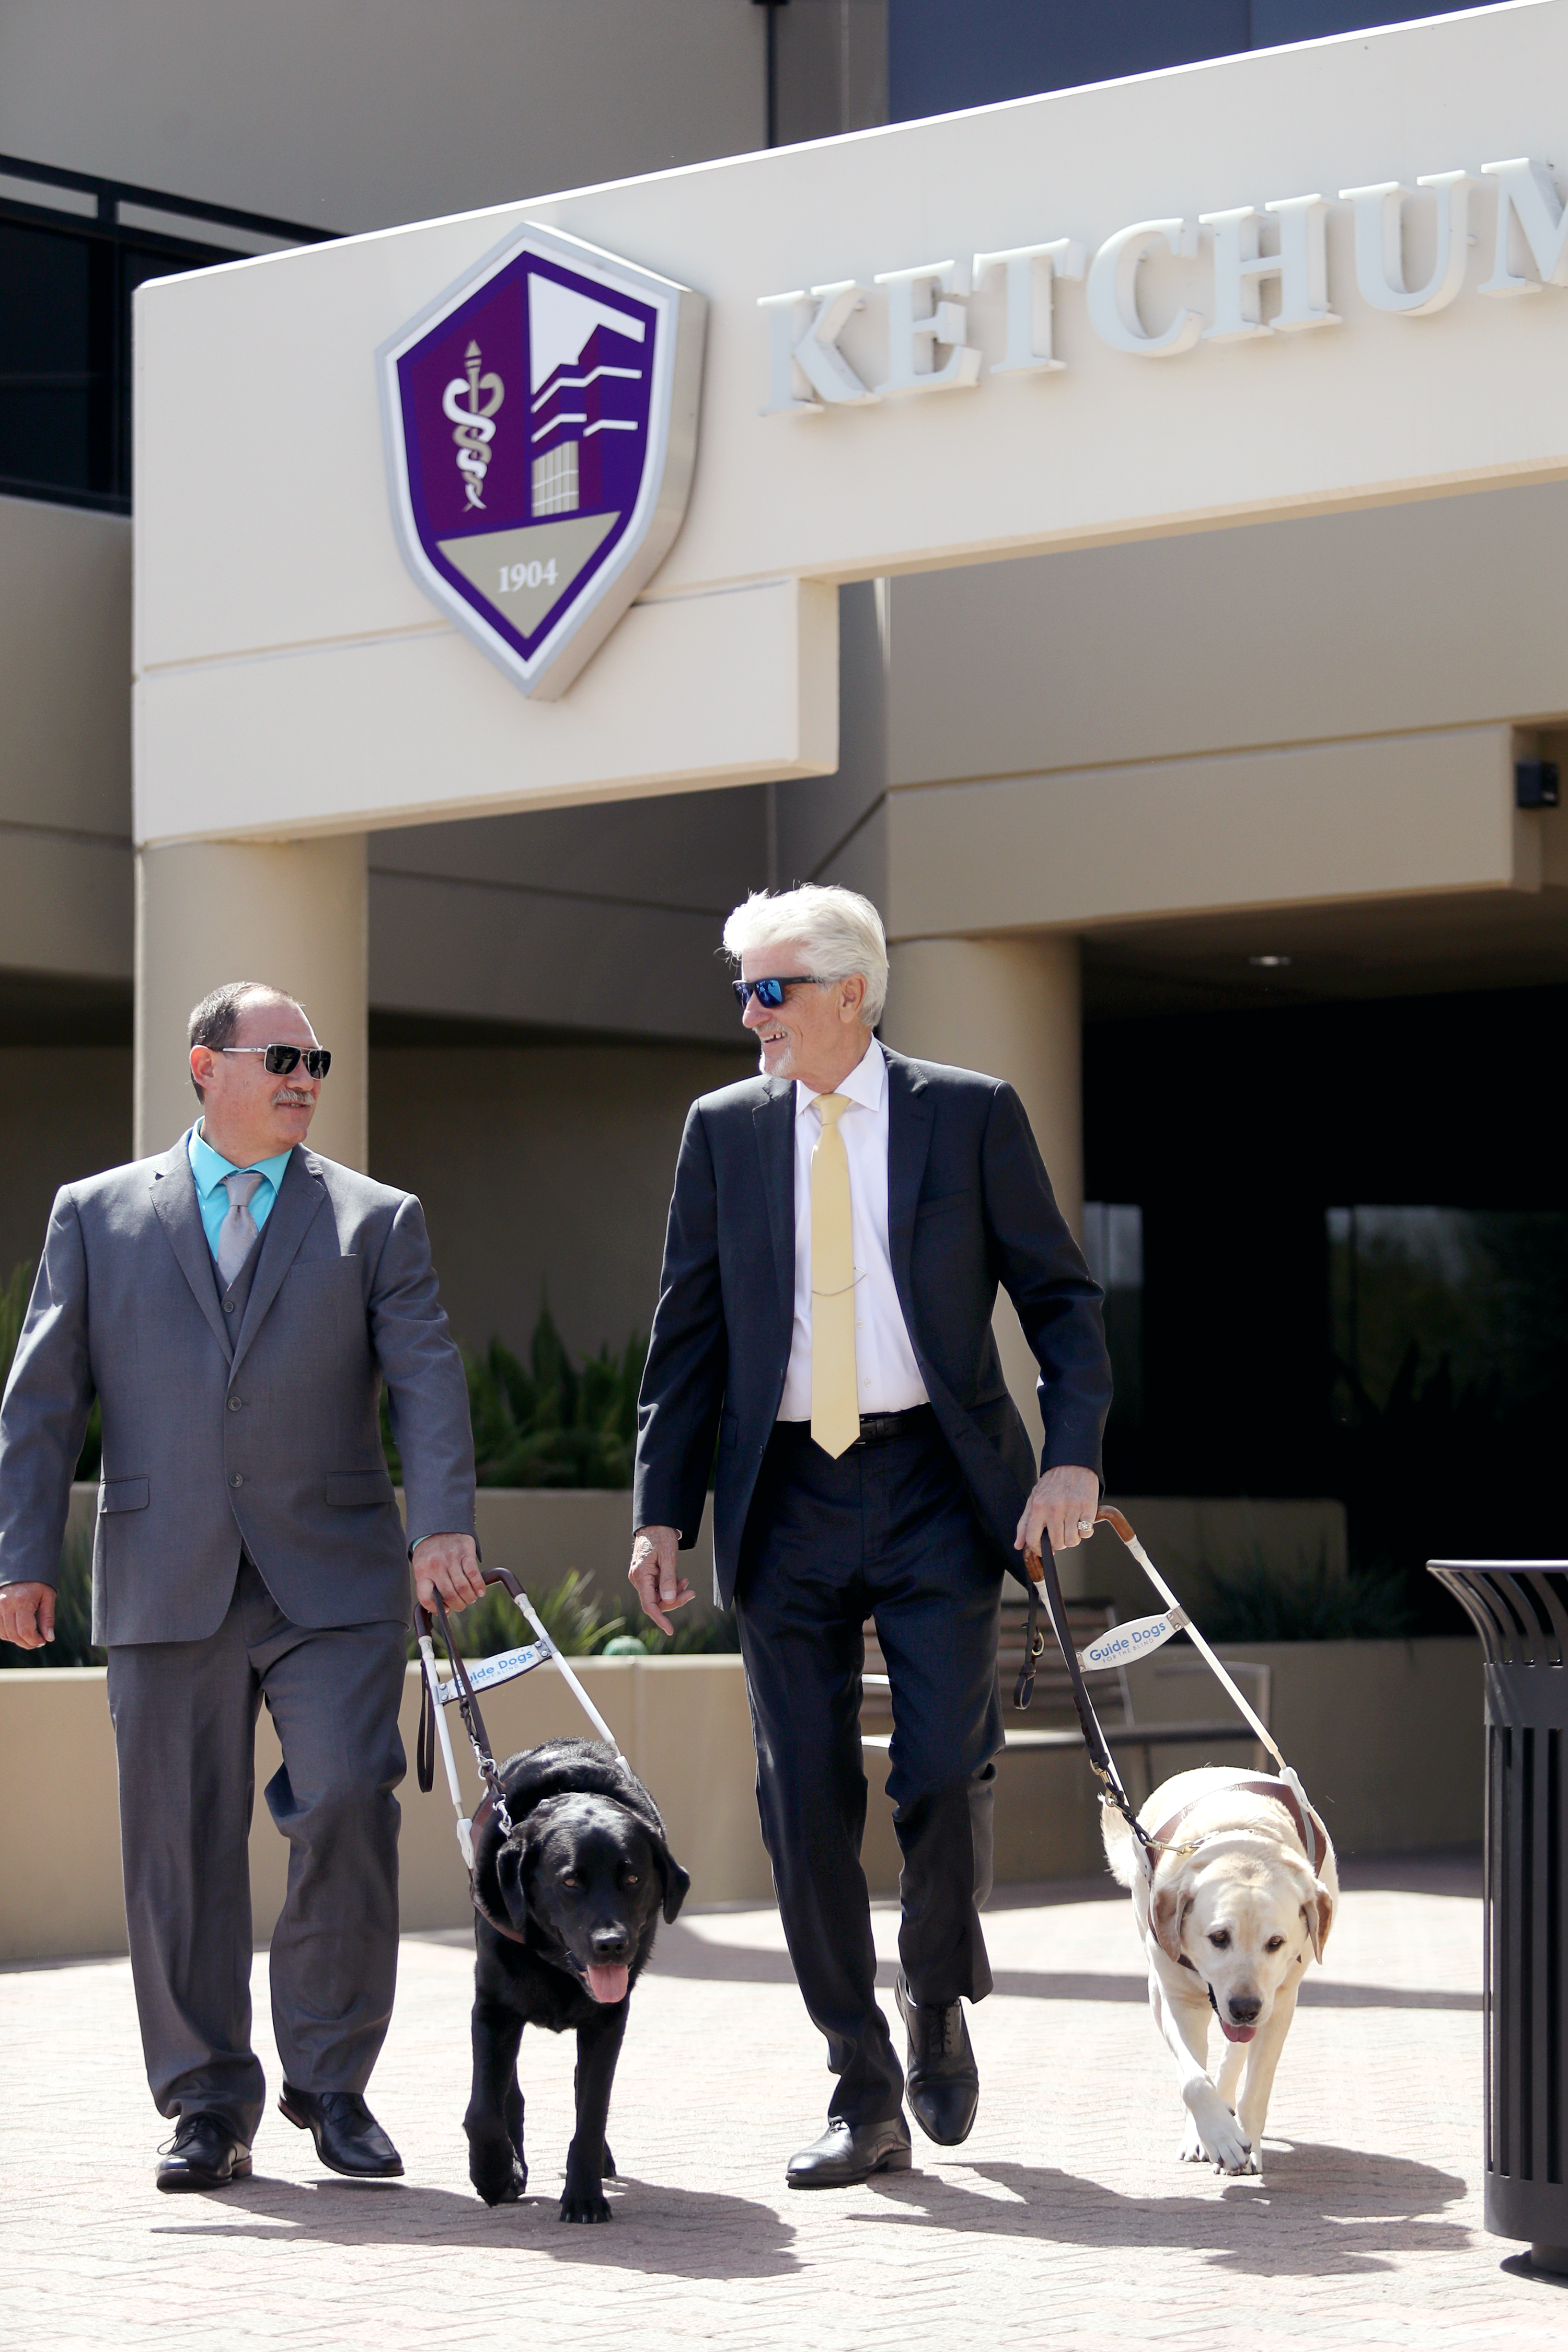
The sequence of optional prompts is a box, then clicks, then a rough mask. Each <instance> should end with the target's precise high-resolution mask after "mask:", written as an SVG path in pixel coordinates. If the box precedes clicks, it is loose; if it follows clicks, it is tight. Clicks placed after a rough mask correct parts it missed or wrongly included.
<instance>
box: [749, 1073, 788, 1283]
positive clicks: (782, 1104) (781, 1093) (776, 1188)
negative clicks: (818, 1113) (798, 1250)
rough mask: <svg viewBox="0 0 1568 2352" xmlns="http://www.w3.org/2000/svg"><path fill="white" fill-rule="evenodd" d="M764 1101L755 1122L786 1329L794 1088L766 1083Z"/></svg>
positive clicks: (785, 1083)
mask: <svg viewBox="0 0 1568 2352" xmlns="http://www.w3.org/2000/svg"><path fill="white" fill-rule="evenodd" d="M767 1087H768V1092H767V1096H766V1097H765V1099H764V1100H763V1101H762V1102H759V1103H753V1104H752V1128H753V1130H754V1132H755V1135H756V1139H757V1150H758V1154H759V1156H760V1157H761V1160H762V1164H763V1200H764V1201H765V1202H767V1211H768V1237H769V1239H770V1240H771V1242H772V1243H773V1272H774V1274H775V1276H777V1279H778V1291H779V1304H780V1306H781V1307H782V1308H783V1310H784V1322H785V1326H786V1328H790V1329H793V1328H794V1326H795V1085H794V1082H793V1080H790V1079H773V1078H770V1079H769V1080H768V1081H767Z"/></svg>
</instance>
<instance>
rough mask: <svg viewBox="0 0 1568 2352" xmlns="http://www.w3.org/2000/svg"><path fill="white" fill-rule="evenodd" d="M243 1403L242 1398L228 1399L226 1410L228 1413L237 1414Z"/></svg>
mask: <svg viewBox="0 0 1568 2352" xmlns="http://www.w3.org/2000/svg"><path fill="white" fill-rule="evenodd" d="M244 1402H245V1399H244V1398H243V1397H230V1399H229V1401H228V1409H229V1411H230V1412H238V1411H239V1410H240V1408H241V1406H242V1405H243V1404H244Z"/></svg>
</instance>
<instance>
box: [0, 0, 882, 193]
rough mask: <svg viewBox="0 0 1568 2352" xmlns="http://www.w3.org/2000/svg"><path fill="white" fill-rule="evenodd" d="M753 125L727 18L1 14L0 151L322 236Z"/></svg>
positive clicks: (759, 48)
mask: <svg viewBox="0 0 1568 2352" xmlns="http://www.w3.org/2000/svg"><path fill="white" fill-rule="evenodd" d="M589 89H591V90H592V92H593V103H592V104H591V105H590V104H587V103H584V92H585V91H587V90H589ZM833 127H834V128H837V125H836V124H835V125H834V126H833ZM762 143H763V24H762V19H761V16H760V15H758V16H753V15H752V11H751V9H750V8H747V7H743V6H742V7H735V6H731V5H729V0H637V5H632V6H627V5H626V0H529V5H528V6H527V7H526V8H519V7H516V6H515V5H511V0H444V5H442V6H441V7H439V8H431V7H429V6H426V5H421V0H375V5H374V8H373V9H370V10H367V9H366V8H364V7H363V5H358V0H268V5H267V6H266V7H265V8H214V7H212V6H211V5H205V0H6V5H5V8H4V10H3V11H0V149H5V151H7V152H10V153H11V154H14V155H26V156H29V157H32V158H34V159H35V160H36V161H37V162H40V163H63V164H67V165H69V166H71V167H72V168H74V169H75V170H77V171H79V172H101V173H105V174H107V175H108V176H110V177H111V178H118V179H123V180H133V181H139V182H140V183H141V184H142V185H143V186H150V187H153V188H167V189H170V190H172V191H175V192H177V193H178V194H181V195H185V196H192V197H196V198H198V199H200V200H201V201H202V202H204V203H206V204H213V205H237V206H239V207H241V208H242V209H244V210H247V211H252V212H263V213H273V214H279V215H282V216H283V217H284V218H285V219H287V220H297V221H308V222H310V223H312V224H314V225H316V226H320V227H323V228H332V229H339V230H343V231H352V230H357V229H366V228H374V227H379V226H382V225H383V224H384V223H385V222H390V221H407V220H423V219H425V218H426V217H428V215H431V214H432V213H441V212H458V211H464V210H467V209H468V208H469V207H471V206H474V205H491V204H496V203H499V202H500V201H501V200H502V199H504V198H506V197H509V196H515V195H518V194H522V193H523V192H524V189H525V186H526V188H527V189H530V190H531V189H536V188H552V187H574V186H582V185H583V184H584V183H586V182H590V181H593V180H598V179H612V178H616V177H618V176H620V175H621V174H623V173H628V172H652V171H661V170H664V169H666V168H667V167H668V166H669V165H671V164H675V163H689V162H692V161H695V160H696V159H698V158H700V157H702V156H708V155H720V154H723V153H726V152H733V151H734V150H736V149H738V148H746V147H759V146H761V145H762Z"/></svg>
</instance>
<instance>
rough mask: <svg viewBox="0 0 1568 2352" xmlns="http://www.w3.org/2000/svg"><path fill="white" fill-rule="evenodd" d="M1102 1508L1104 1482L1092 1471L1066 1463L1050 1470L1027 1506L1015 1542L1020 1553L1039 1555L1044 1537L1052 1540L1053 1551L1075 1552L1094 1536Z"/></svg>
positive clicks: (1019, 1523)
mask: <svg viewBox="0 0 1568 2352" xmlns="http://www.w3.org/2000/svg"><path fill="white" fill-rule="evenodd" d="M1099 1508H1100V1481H1099V1479H1098V1478H1097V1477H1096V1476H1095V1475H1094V1472H1093V1471H1092V1470H1080V1469H1079V1467H1078V1466H1077V1465H1076V1464H1073V1463H1064V1464H1062V1465H1059V1466H1058V1468H1057V1469H1055V1470H1047V1473H1046V1475H1045V1476H1044V1477H1043V1478H1042V1479H1041V1480H1040V1482H1039V1485H1038V1486H1037V1487H1036V1488H1035V1491H1034V1493H1033V1494H1032V1495H1031V1496H1030V1497H1029V1499H1028V1501H1027V1502H1026V1504H1025V1506H1024V1516H1023V1517H1022V1518H1021V1519H1020V1520H1019V1522H1018V1532H1017V1535H1016V1538H1015V1541H1016V1544H1017V1547H1018V1549H1019V1550H1020V1551H1038V1550H1039V1549H1040V1537H1041V1535H1042V1533H1043V1534H1045V1535H1047V1536H1049V1538H1050V1539H1051V1549H1052V1550H1053V1551H1071V1549H1072V1548H1073V1546H1074V1544H1079V1543H1082V1542H1083V1540H1084V1538H1085V1537H1086V1536H1091V1535H1092V1534H1093V1533H1094V1515H1095V1513H1096V1511H1097V1510H1098V1509H1099Z"/></svg>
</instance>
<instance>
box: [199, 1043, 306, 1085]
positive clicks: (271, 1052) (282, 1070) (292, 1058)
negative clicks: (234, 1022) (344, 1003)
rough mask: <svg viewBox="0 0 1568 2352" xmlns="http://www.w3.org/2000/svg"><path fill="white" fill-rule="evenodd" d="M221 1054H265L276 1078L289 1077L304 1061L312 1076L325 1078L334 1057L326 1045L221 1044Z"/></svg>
mask: <svg viewBox="0 0 1568 2352" xmlns="http://www.w3.org/2000/svg"><path fill="white" fill-rule="evenodd" d="M218 1052H219V1053H220V1054H265V1055H266V1056H267V1062H266V1066H267V1068H268V1070H270V1071H271V1073H272V1075H273V1076H274V1077H275V1078H287V1077H289V1076H291V1075H292V1073H293V1072H294V1071H295V1070H297V1069H298V1068H299V1066H300V1063H301V1062H303V1063H304V1065H305V1068H306V1071H307V1073H308V1075H309V1076H310V1077H312V1078H324V1077H325V1076H326V1075H327V1072H328V1071H329V1070H330V1069H331V1066H332V1057H331V1054H330V1053H329V1052H328V1050H327V1048H326V1046H325V1045H220V1046H219V1047H218Z"/></svg>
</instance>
